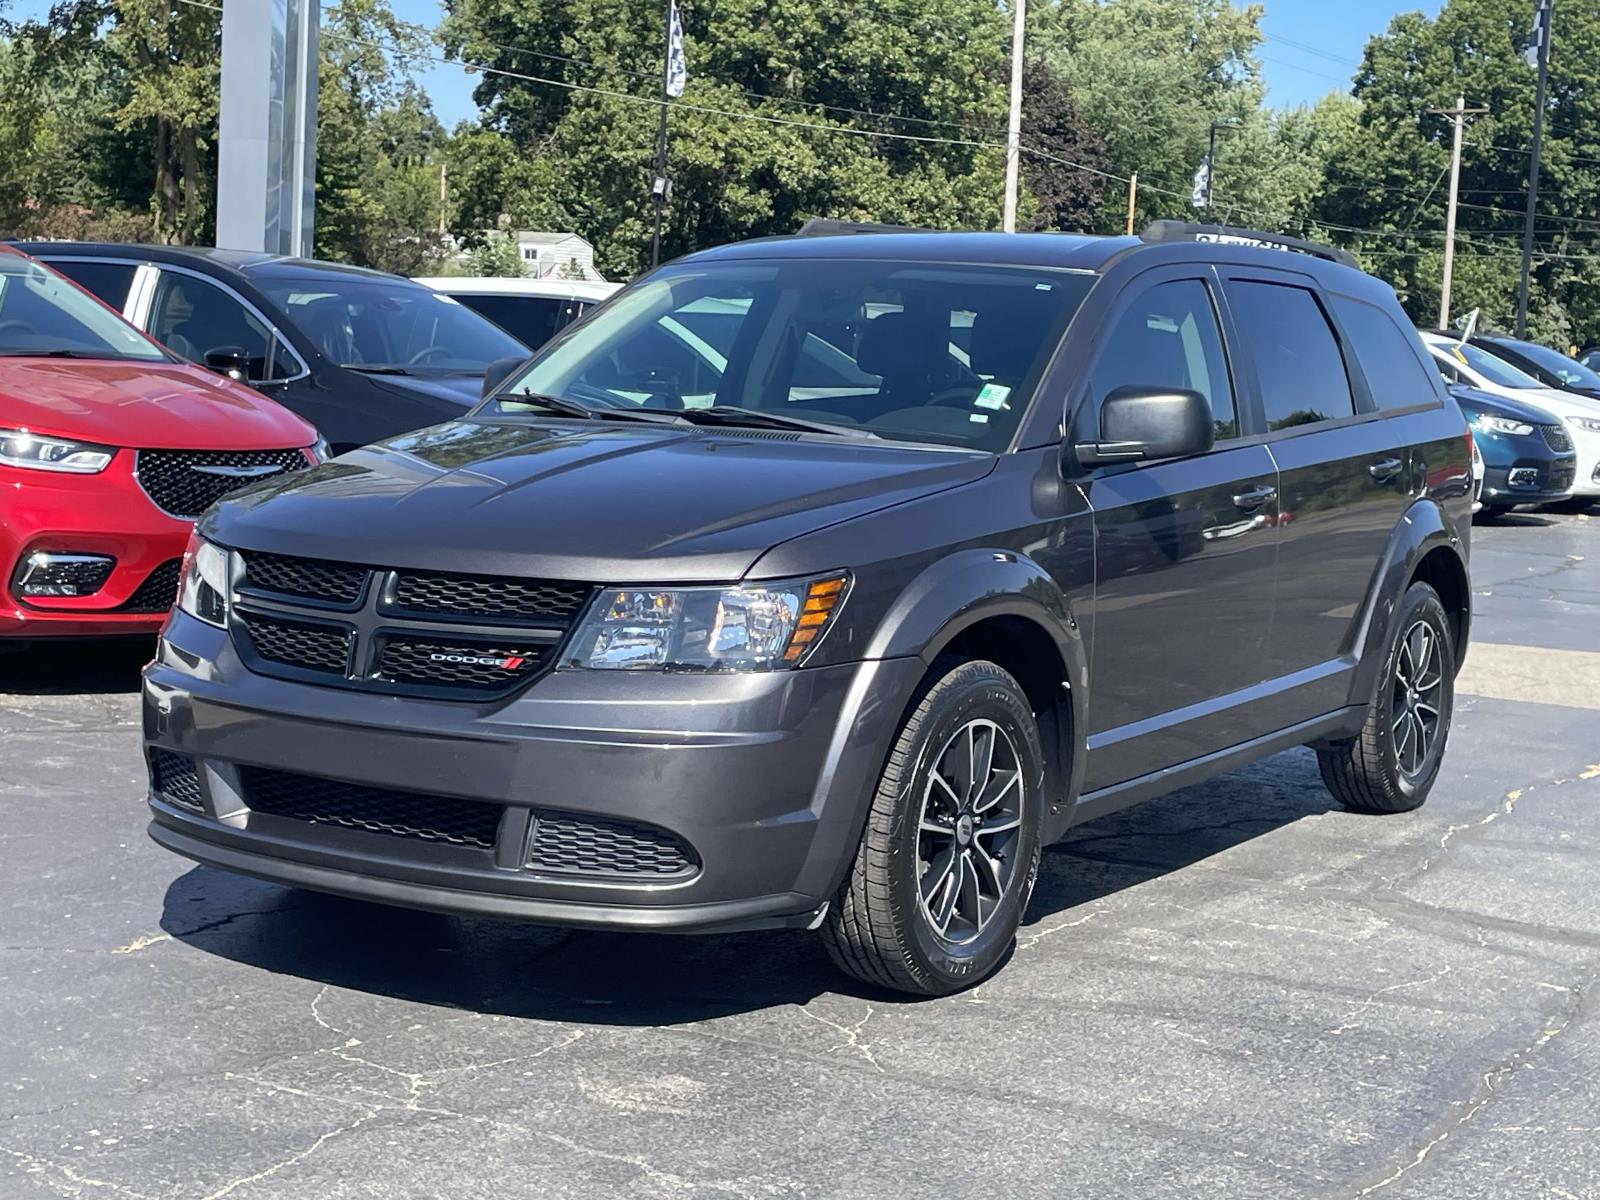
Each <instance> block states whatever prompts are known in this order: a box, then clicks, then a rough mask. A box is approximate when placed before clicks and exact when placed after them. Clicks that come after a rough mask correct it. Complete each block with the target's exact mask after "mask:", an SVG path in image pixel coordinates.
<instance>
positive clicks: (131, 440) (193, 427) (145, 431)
mask: <svg viewBox="0 0 1600 1200" xmlns="http://www.w3.org/2000/svg"><path fill="white" fill-rule="evenodd" d="M0 426H4V427H7V428H17V427H21V428H25V429H29V430H32V431H33V432H35V433H50V434H56V435H58V436H61V437H69V438H79V439H82V440H83V441H88V442H99V443H100V444H102V445H106V446H123V447H127V448H130V449H156V448H160V449H167V450H280V449H285V448H287V447H291V446H296V447H298V446H309V445H311V443H312V442H314V441H316V439H317V434H316V430H314V429H312V427H311V426H310V425H308V424H306V423H305V422H304V421H302V420H301V419H300V418H299V417H297V416H295V415H294V414H293V413H291V412H290V411H289V410H288V409H286V408H283V407H282V406H280V405H278V404H275V403H274V402H273V401H272V400H269V399H268V398H267V397H265V396H263V395H261V393H259V392H257V391H255V390H253V389H252V388H248V387H246V386H245V385H244V384H242V383H235V382H233V381H232V380H231V379H224V378H222V376H220V375H216V374H214V373H212V372H211V371H207V370H204V369H203V368H201V367H194V366H189V365H188V364H186V363H185V364H179V363H168V362H131V361H126V360H104V359H77V358H4V359H0Z"/></svg>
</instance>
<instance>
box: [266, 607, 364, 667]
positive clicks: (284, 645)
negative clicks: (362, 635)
mask: <svg viewBox="0 0 1600 1200" xmlns="http://www.w3.org/2000/svg"><path fill="white" fill-rule="evenodd" d="M239 619H240V620H241V621H243V622H244V627H245V629H246V630H248V631H249V634H250V644H251V645H252V646H254V647H255V652H256V653H257V654H259V655H260V656H261V657H262V658H264V659H266V660H268V661H269V662H275V663H283V664H284V665H285V666H290V667H299V668H301V669H302V670H306V671H327V672H329V673H331V674H336V675H341V676H342V675H343V674H344V673H345V668H346V666H347V665H348V663H349V660H350V633H349V631H348V630H345V629H340V628H338V627H337V626H333V625H315V624H312V623H310V622H301V621H280V620H279V619H278V618H276V617H264V616H262V615H261V614H260V613H253V612H244V613H240V614H239Z"/></svg>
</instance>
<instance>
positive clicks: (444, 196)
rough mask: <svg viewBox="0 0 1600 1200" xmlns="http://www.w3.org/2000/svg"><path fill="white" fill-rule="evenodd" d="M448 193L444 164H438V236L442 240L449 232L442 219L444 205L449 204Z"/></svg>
mask: <svg viewBox="0 0 1600 1200" xmlns="http://www.w3.org/2000/svg"><path fill="white" fill-rule="evenodd" d="M448 198H449V191H448V190H447V185H446V184H445V164H444V162H442V161H441V162H440V163H439V236H440V237H441V238H442V237H444V235H445V234H447V233H449V232H450V227H449V225H448V224H447V223H446V221H445V219H444V214H445V205H446V204H447V203H448V202H449V200H448Z"/></svg>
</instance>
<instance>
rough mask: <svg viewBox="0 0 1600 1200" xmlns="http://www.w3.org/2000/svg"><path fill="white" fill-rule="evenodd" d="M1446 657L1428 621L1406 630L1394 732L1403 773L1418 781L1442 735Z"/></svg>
mask: <svg viewBox="0 0 1600 1200" xmlns="http://www.w3.org/2000/svg"><path fill="white" fill-rule="evenodd" d="M1443 693H1444V669H1443V656H1442V655H1441V654H1440V652H1439V635H1438V633H1437V632H1436V631H1435V630H1434V628H1433V626H1432V625H1430V624H1428V622H1426V621H1418V622H1416V623H1415V624H1414V625H1412V626H1411V628H1410V629H1408V630H1406V635H1405V637H1404V639H1402V641H1401V642H1400V652H1399V653H1398V654H1397V655H1396V656H1395V664H1394V706H1393V708H1392V709H1391V719H1392V725H1391V732H1392V733H1393V734H1394V754H1395V760H1396V762H1397V763H1398V764H1399V767H1400V773H1401V774H1402V775H1404V776H1405V777H1406V778H1407V779H1416V778H1417V777H1419V776H1420V775H1422V774H1423V773H1424V772H1425V771H1426V769H1427V766H1428V762H1429V760H1430V756H1431V755H1432V754H1433V750H1434V747H1435V746H1436V745H1437V743H1438V740H1439V736H1440V734H1441V733H1442V732H1443V714H1442V712H1441V704H1442V701H1443Z"/></svg>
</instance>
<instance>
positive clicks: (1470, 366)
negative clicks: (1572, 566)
mask: <svg viewBox="0 0 1600 1200" xmlns="http://www.w3.org/2000/svg"><path fill="white" fill-rule="evenodd" d="M1422 343H1423V345H1424V346H1426V347H1427V348H1428V352H1429V353H1430V354H1432V355H1433V358H1434V361H1435V362H1436V363H1437V364H1438V367H1439V373H1440V374H1441V375H1443V376H1444V378H1445V382H1446V383H1450V384H1466V385H1467V386H1468V387H1471V388H1476V389H1477V390H1478V391H1481V392H1487V393H1489V394H1490V395H1492V396H1499V397H1501V398H1503V399H1506V400H1514V401H1517V402H1519V403H1522V404H1532V405H1535V406H1536V407H1538V408H1540V409H1543V410H1544V411H1545V412H1547V413H1549V414H1550V416H1551V417H1552V418H1553V420H1552V422H1551V423H1550V424H1542V425H1540V427H1539V434H1540V436H1541V437H1542V438H1544V439H1545V440H1546V442H1547V443H1548V444H1549V445H1550V447H1551V448H1552V449H1554V448H1558V447H1561V446H1562V445H1564V444H1565V443H1567V442H1570V444H1571V447H1572V449H1573V450H1574V451H1575V452H1576V455H1577V460H1576V465H1577V474H1576V475H1575V476H1574V478H1573V481H1572V494H1573V495H1574V496H1600V401H1597V400H1590V399H1587V398H1586V397H1583V396H1580V395H1577V394H1576V393H1573V392H1567V391H1562V390H1561V389H1559V388H1552V387H1546V386H1545V385H1544V384H1542V383H1540V382H1539V381H1538V380H1537V379H1535V378H1534V377H1533V376H1532V375H1528V374H1525V373H1524V372H1523V371H1521V370H1519V369H1518V368H1517V367H1514V366H1512V365H1511V363H1509V362H1507V361H1506V360H1505V359H1503V358H1501V357H1499V356H1498V355H1496V354H1491V353H1490V352H1489V351H1488V350H1486V349H1484V348H1483V347H1481V346H1479V345H1477V343H1476V342H1475V341H1474V342H1463V341H1461V340H1460V339H1459V338H1457V337H1454V336H1452V335H1450V334H1447V333H1434V332H1424V333H1423V335H1422ZM1485 453H1487V449H1486V450H1485ZM1496 503H1498V501H1496Z"/></svg>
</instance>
